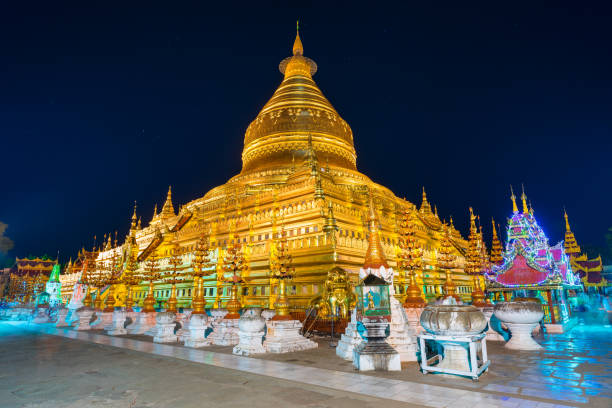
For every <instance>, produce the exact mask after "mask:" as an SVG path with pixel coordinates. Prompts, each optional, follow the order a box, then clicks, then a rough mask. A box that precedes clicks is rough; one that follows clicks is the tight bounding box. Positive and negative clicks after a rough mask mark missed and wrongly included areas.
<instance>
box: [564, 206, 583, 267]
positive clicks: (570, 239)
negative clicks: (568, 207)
mask: <svg viewBox="0 0 612 408" xmlns="http://www.w3.org/2000/svg"><path fill="white" fill-rule="evenodd" d="M563 218H565V242H564V243H563V247H564V248H565V253H567V254H568V255H569V256H578V255H580V246H579V245H578V241H576V237H575V236H574V233H573V232H572V229H571V228H570V224H569V219H568V217H567V211H565V209H563Z"/></svg>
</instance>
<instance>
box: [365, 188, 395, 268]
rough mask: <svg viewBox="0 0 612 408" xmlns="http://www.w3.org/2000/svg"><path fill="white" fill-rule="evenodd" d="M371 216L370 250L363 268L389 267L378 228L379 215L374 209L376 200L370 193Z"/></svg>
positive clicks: (369, 221) (367, 252) (369, 220)
mask: <svg viewBox="0 0 612 408" xmlns="http://www.w3.org/2000/svg"><path fill="white" fill-rule="evenodd" d="M369 207H370V216H369V219H368V223H369V229H370V234H369V235H368V250H367V251H366V255H365V261H364V263H363V269H368V268H371V269H378V268H380V267H381V266H384V267H385V268H388V267H389V265H388V264H387V260H386V259H385V255H384V253H383V248H382V245H381V243H380V231H379V228H378V217H377V216H376V210H375V209H374V201H373V199H372V195H371V193H370V205H369Z"/></svg>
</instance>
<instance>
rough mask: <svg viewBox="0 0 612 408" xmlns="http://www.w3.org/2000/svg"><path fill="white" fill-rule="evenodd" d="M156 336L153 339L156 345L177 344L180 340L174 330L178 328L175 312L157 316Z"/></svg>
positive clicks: (161, 313)
mask: <svg viewBox="0 0 612 408" xmlns="http://www.w3.org/2000/svg"><path fill="white" fill-rule="evenodd" d="M155 320H156V323H157V324H156V325H155V329H156V332H157V333H156V334H155V336H154V337H153V341H154V342H155V343H175V342H176V341H177V340H178V337H177V336H176V334H174V329H175V327H176V314H174V313H173V312H160V313H157V316H155Z"/></svg>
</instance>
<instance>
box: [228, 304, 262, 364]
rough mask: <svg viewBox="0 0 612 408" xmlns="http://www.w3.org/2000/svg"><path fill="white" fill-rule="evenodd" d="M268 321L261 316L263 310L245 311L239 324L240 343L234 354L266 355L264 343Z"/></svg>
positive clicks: (252, 309)
mask: <svg viewBox="0 0 612 408" xmlns="http://www.w3.org/2000/svg"><path fill="white" fill-rule="evenodd" d="M265 327H266V320H265V319H264V318H263V317H262V316H261V309H258V308H251V309H247V310H245V312H244V313H243V314H242V316H240V319H239V322H238V337H239V339H240V340H239V342H238V344H237V345H236V346H235V347H234V349H233V351H232V353H234V354H238V355H241V356H250V355H251V354H262V353H265V352H266V350H265V349H264V347H263V345H262V342H263V336H264V328H265Z"/></svg>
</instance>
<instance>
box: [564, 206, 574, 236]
mask: <svg viewBox="0 0 612 408" xmlns="http://www.w3.org/2000/svg"><path fill="white" fill-rule="evenodd" d="M563 218H565V231H566V232H571V231H572V230H571V229H570V225H569V219H568V218H567V211H565V208H563Z"/></svg>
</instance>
